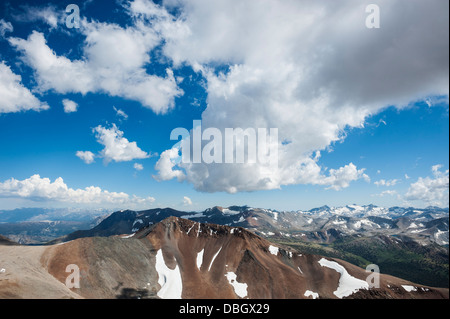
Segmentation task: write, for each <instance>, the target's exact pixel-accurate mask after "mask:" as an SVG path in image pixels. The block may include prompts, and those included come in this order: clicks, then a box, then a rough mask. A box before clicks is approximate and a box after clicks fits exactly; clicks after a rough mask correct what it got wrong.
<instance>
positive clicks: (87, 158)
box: [75, 151, 95, 164]
mask: <svg viewBox="0 0 450 319" xmlns="http://www.w3.org/2000/svg"><path fill="white" fill-rule="evenodd" d="M75 155H76V156H77V157H79V158H80V159H81V160H82V161H83V162H85V163H86V164H92V163H93V162H94V160H95V154H94V153H92V152H91V151H77V152H76V154H75Z"/></svg>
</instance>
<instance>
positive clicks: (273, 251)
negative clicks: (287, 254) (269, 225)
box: [269, 245, 279, 256]
mask: <svg viewBox="0 0 450 319" xmlns="http://www.w3.org/2000/svg"><path fill="white" fill-rule="evenodd" d="M278 250H279V249H278V247H275V246H272V245H270V246H269V251H270V253H271V254H272V255H275V256H276V255H278Z"/></svg>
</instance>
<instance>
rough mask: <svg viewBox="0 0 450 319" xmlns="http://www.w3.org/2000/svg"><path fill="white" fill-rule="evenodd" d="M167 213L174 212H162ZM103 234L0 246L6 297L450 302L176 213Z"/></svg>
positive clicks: (438, 291) (430, 291)
mask: <svg viewBox="0 0 450 319" xmlns="http://www.w3.org/2000/svg"><path fill="white" fill-rule="evenodd" d="M222 212H223V211H222ZM165 213H167V214H168V213H171V212H170V211H169V210H165V211H160V213H159V214H157V215H156V212H155V215H156V216H160V215H162V214H165ZM172 213H173V212H172ZM133 216H134V217H143V216H142V215H134V214H133V212H131V211H128V212H127V211H124V212H118V213H115V214H112V215H111V216H110V218H107V219H105V220H104V221H103V222H102V223H100V224H99V225H98V226H100V225H102V227H106V226H107V225H109V226H113V225H116V227H115V228H114V230H112V231H118V232H120V231H119V230H120V228H121V227H127V226H129V224H130V222H131V226H133V224H134V223H135V222H136V219H134V220H132V217H133ZM119 217H123V218H119ZM158 218H159V217H158ZM134 226H136V225H134ZM94 228H96V227H94ZM133 229H136V228H133ZM100 231H102V229H100V227H97V230H96V232H100ZM103 231H104V232H103V234H102V237H99V236H95V237H81V236H78V238H77V239H71V240H69V241H65V242H60V243H58V244H51V245H38V246H29V245H28V246H27V245H2V244H1V243H0V268H1V271H2V272H1V273H0V298H90V299H93V298H162V299H178V298H186V299H202V298H208V299H211V298H220V299H247V298H248V299H264V298H274V299H297V298H304V299H317V298H325V299H342V298H365V299H366V298H398V299H405V298H408V299H410V298H421V299H422V298H427V299H435V298H447V299H448V297H449V292H448V289H445V288H433V287H429V286H425V285H419V284H416V283H413V282H410V281H407V280H404V279H400V278H397V277H393V276H389V275H386V274H380V277H379V285H378V286H377V287H371V285H370V284H369V283H370V281H368V280H367V278H368V276H369V275H373V274H372V273H371V272H366V270H365V269H362V268H360V267H357V266H354V265H352V264H350V263H348V262H346V261H343V260H340V259H336V258H329V257H323V256H319V255H314V254H305V253H304V252H301V251H299V250H296V249H293V248H291V247H286V246H283V245H278V244H274V243H272V242H270V241H268V240H266V239H264V238H262V237H260V236H258V235H256V234H255V233H253V232H250V231H248V230H246V229H244V228H242V227H236V226H233V227H232V226H224V225H218V224H212V223H200V222H196V221H192V220H188V219H184V218H180V217H175V216H171V217H167V218H164V219H162V220H161V221H158V222H155V223H153V224H151V225H147V226H144V227H141V228H139V229H138V230H136V231H134V232H133V233H132V234H129V235H126V234H121V235H107V234H106V229H105V228H104V229H103ZM79 235H81V234H79ZM73 237H77V236H73ZM68 265H70V266H74V265H75V266H76V267H77V268H78V269H79V274H80V280H79V285H78V286H77V287H68V286H67V284H65V283H67V279H68V278H69V273H70V271H69V273H68V271H67V266H68Z"/></svg>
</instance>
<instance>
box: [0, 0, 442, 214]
mask: <svg viewBox="0 0 450 319" xmlns="http://www.w3.org/2000/svg"><path fill="white" fill-rule="evenodd" d="M400 2H401V1H400ZM70 3H78V2H76V1H72V2H67V3H66V2H61V1H55V2H49V1H40V2H36V1H33V2H27V1H9V2H3V3H2V4H1V5H0V71H2V74H1V78H0V136H1V139H0V208H1V209H12V208H17V207H36V206H40V207H78V206H83V207H84V206H86V207H107V208H112V209H121V208H134V209H144V208H152V207H174V208H178V209H184V210H201V209H205V208H207V207H211V206H215V205H221V206H229V205H233V204H237V205H249V206H254V207H266V208H273V209H279V210H294V209H310V208H313V207H318V206H321V205H329V206H341V205H346V204H354V203H355V204H360V205H364V204H371V203H373V204H376V205H379V206H410V205H411V206H417V207H424V206H428V205H437V206H445V207H448V198H449V197H448V167H449V149H448V144H449V117H448V116H449V104H448V15H447V14H446V13H442V12H444V9H445V8H443V7H448V3H447V4H445V3H443V2H442V1H432V2H431V4H430V5H429V6H427V7H426V8H424V7H423V6H424V5H423V4H421V3H420V1H410V2H401V3H402V5H405V6H409V7H410V10H409V11H408V13H407V14H406V15H405V14H404V13H402V7H401V5H399V4H392V3H389V2H387V1H379V6H380V8H381V13H382V20H381V21H383V23H382V24H381V27H380V29H376V30H374V29H367V28H366V27H365V26H364V19H365V18H366V15H367V14H366V13H365V11H364V10H361V8H362V9H363V5H364V4H360V5H358V6H355V4H354V3H352V2H351V1H342V2H341V3H340V5H339V6H337V4H329V3H328V2H327V1H316V2H311V1H308V0H305V1H297V2H295V1H286V2H283V3H281V4H280V3H279V2H277V1H271V0H267V1H264V2H262V4H260V6H258V7H255V4H254V2H252V1H243V2H241V3H238V2H235V1H219V0H217V1H209V2H207V1H203V0H195V1H191V2H185V1H179V2H177V1H163V2H162V3H161V2H158V3H154V2H151V1H150V0H135V1H116V2H113V1H98V0H94V1H87V2H84V3H83V2H79V3H78V5H79V8H80V19H81V21H80V22H81V25H80V28H68V27H67V26H66V23H65V22H66V20H65V19H66V17H67V16H68V14H67V13H66V12H65V9H66V6H67V5H68V4H70ZM447 9H448V8H447ZM318 12H320V14H319V13H318ZM445 12H448V10H445ZM342 14H348V16H349V18H348V19H346V21H341V20H342V19H339V17H340V16H341V15H342ZM419 16H420V17H421V18H417V17H419ZM280 17H281V20H282V21H283V23H280V20H279V19H280ZM415 18H417V19H415ZM430 19H431V21H434V22H433V23H429V22H427V21H430ZM304 21H308V22H304ZM411 21H413V22H411ZM445 25H447V27H446V28H442V26H445ZM414 28H416V29H414ZM312 30H314V32H311V31H312ZM411 30H413V31H411ZM414 30H415V31H414ZM262 35H264V36H262ZM398 39H401V40H398ZM63 100H66V101H69V104H70V103H72V104H73V102H75V105H76V107H75V109H73V110H72V112H69V110H68V109H66V110H65V107H64V103H63ZM193 120H202V123H203V125H204V127H216V128H218V129H219V130H222V131H223V129H224V128H226V127H231V128H236V127H243V128H246V127H245V126H247V127H253V128H259V127H267V128H269V127H276V128H278V131H279V143H280V148H279V162H278V165H277V167H270V166H269V167H267V166H264V165H262V164H261V165H260V164H256V165H253V166H243V165H240V164H218V163H214V164H212V165H206V164H204V163H201V164H194V165H182V164H179V162H177V159H176V158H175V157H174V156H172V155H171V154H173V152H172V153H171V152H170V151H171V150H172V147H173V145H174V141H171V140H170V138H169V137H170V133H171V131H172V130H173V129H175V128H177V127H183V128H186V129H192V125H193V124H192V123H193ZM286 140H288V141H290V143H288V144H287V145H283V144H282V143H281V142H282V141H286ZM80 152H86V153H83V154H89V155H90V156H91V157H92V158H91V160H90V161H89V160H88V158H87V157H83V156H82V155H81V153H80ZM77 154H78V156H77ZM88 157H89V156H88Z"/></svg>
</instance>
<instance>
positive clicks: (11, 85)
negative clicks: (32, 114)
mask: <svg viewBox="0 0 450 319" xmlns="http://www.w3.org/2000/svg"><path fill="white" fill-rule="evenodd" d="M48 108H49V106H48V105H47V103H44V102H41V101H40V100H39V99H38V98H37V97H36V96H34V95H33V93H31V91H30V90H29V89H27V88H26V87H25V86H24V85H23V84H22V78H21V76H20V75H18V74H14V73H13V72H12V70H11V68H10V67H9V66H7V65H6V64H5V62H3V61H1V62H0V113H12V112H20V111H28V110H33V111H41V110H47V109H48Z"/></svg>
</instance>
